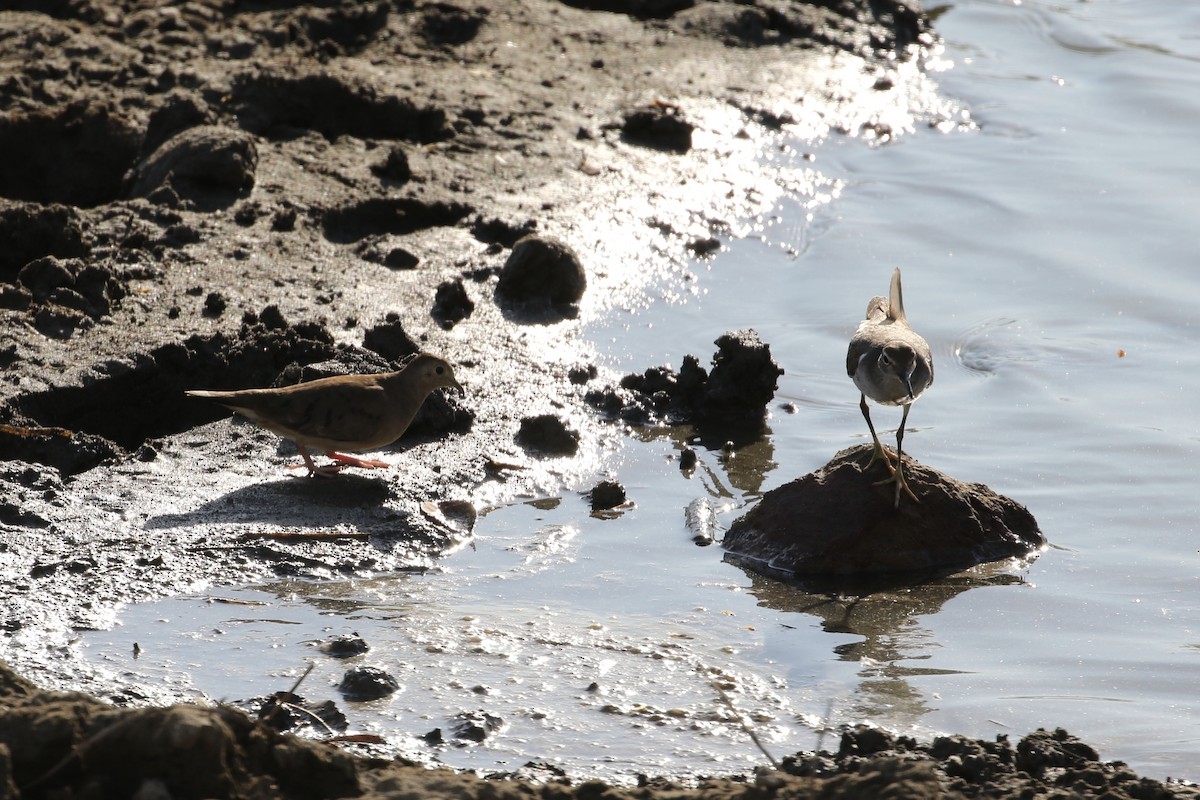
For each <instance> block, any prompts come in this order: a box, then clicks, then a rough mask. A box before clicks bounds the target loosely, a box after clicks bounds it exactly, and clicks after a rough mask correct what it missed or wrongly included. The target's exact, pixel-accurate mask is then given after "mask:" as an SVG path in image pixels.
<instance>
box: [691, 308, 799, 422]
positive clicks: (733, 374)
mask: <svg viewBox="0 0 1200 800" xmlns="http://www.w3.org/2000/svg"><path fill="white" fill-rule="evenodd" d="M715 344H716V345H717V348H718V349H717V354H716V355H715V356H713V369H712V372H710V373H709V375H708V381H707V382H706V383H705V384H704V392H703V394H702V395H701V396H700V400H699V402H698V403H697V404H696V414H697V416H698V417H699V418H700V419H701V420H704V419H709V420H713V419H720V420H727V421H734V420H738V421H753V420H755V419H757V420H761V419H762V417H763V414H764V412H765V410H766V407H767V403H769V402H771V398H773V397H774V396H775V389H776V388H777V384H776V380H777V379H778V378H779V376H780V375H782V374H783V370H782V369H780V367H779V365H778V364H776V363H775V359H773V358H772V357H771V346H770V345H768V344H766V343H765V342H763V341H761V340H760V339H759V338H758V334H757V333H755V332H754V331H753V330H741V331H734V332H732V333H726V334H725V335H724V336H721V337H720V338H719V339H717V341H716V342H715Z"/></svg>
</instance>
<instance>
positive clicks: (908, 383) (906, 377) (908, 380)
mask: <svg viewBox="0 0 1200 800" xmlns="http://www.w3.org/2000/svg"><path fill="white" fill-rule="evenodd" d="M900 378H901V380H903V381H904V391H906V392H908V399H909V400H912V399H914V398H913V390H912V372H911V371H909V372H906V373H904V374H903V375H901V376H900Z"/></svg>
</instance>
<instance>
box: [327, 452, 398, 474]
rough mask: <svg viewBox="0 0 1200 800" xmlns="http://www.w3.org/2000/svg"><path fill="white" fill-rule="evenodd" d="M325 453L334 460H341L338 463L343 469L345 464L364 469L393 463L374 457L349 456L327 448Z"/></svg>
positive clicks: (379, 467) (378, 467) (380, 467)
mask: <svg viewBox="0 0 1200 800" xmlns="http://www.w3.org/2000/svg"><path fill="white" fill-rule="evenodd" d="M325 455H327V456H329V457H330V458H332V459H333V460H334V461H339V462H341V463H340V464H338V469H341V468H342V466H343V465H345V466H348V467H362V468H363V469H382V468H384V467H390V466H391V464H389V463H387V462H386V461H379V460H378V459H374V458H359V457H357V456H348V455H346V454H345V453H336V452H334V451H333V450H326V451H325Z"/></svg>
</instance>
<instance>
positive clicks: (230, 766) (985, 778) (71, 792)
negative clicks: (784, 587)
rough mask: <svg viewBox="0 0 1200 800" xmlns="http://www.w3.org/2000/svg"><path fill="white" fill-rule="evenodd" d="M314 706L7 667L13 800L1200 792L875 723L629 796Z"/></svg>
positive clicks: (483, 729)
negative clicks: (202, 696) (89, 685)
mask: <svg viewBox="0 0 1200 800" xmlns="http://www.w3.org/2000/svg"><path fill="white" fill-rule="evenodd" d="M389 677H390V676H386V675H384V676H371V680H370V681H369V683H370V688H371V689H373V690H376V691H386V690H387V687H388V686H391V685H392V684H394V681H393V682H392V683H389V682H388V678H389ZM356 680H358V679H357V678H356ZM347 681H348V682H349V681H350V676H349V675H347ZM381 687H382V688H381ZM344 688H345V687H344ZM347 691H348V690H347ZM302 703H303V701H302V699H301V698H299V697H296V696H295V695H290V694H289V693H286V692H281V693H279V694H278V695H277V696H275V697H272V698H270V699H269V700H268V701H267V702H265V703H264V704H263V706H262V708H263V712H262V713H261V717H262V719H260V720H257V721H256V720H254V719H252V718H251V717H248V716H246V715H245V714H244V713H243V712H241V711H239V710H237V709H234V708H230V707H217V708H200V707H198V706H191V705H176V706H170V707H167V708H144V709H134V710H129V709H124V710H120V709H115V708H113V707H111V706H108V705H106V704H104V703H102V702H100V701H98V700H95V699H93V698H91V697H88V696H86V695H83V694H78V693H52V692H42V691H39V690H38V689H36V688H35V687H34V686H33V685H32V684H30V683H29V682H28V681H25V680H24V679H22V678H20V677H18V676H17V675H16V674H14V673H12V672H11V671H9V670H8V669H7V668H6V667H5V666H4V665H3V664H2V663H0V800H10V798H12V799H13V800H16V798H27V797H57V798H76V797H78V798H83V797H135V796H136V797H151V796H153V797H172V798H178V799H179V800H188V798H196V800H200V799H201V798H206V797H245V798H264V799H265V798H281V797H286V798H314V799H315V798H331V797H360V798H379V799H380V800H382V799H383V798H389V797H435V798H436V797H445V798H481V800H488V799H494V798H528V797H542V798H547V799H548V800H549V799H550V798H563V799H564V800H565V799H566V798H577V800H585V799H586V798H600V797H603V798H613V800H617V799H618V798H641V800H672V799H673V800H690V798H700V797H722V798H730V799H731V800H734V799H736V798H743V799H744V800H769V798H831V797H855V798H857V797H897V798H909V797H912V798H917V797H921V798H924V797H949V798H955V797H992V798H1028V797H1064V798H1065V797H1104V798H1110V799H1111V800H1125V799H1126V798H1136V800H1159V799H1160V798H1161V799H1162V800H1167V798H1196V797H1200V790H1198V789H1197V788H1196V787H1194V786H1189V785H1182V784H1177V783H1161V782H1159V781H1154V780H1149V779H1146V778H1139V777H1138V776H1137V775H1136V774H1134V773H1133V772H1132V771H1131V770H1130V769H1128V768H1127V767H1126V766H1125V765H1124V764H1121V763H1120V762H1103V761H1101V760H1100V758H1099V756H1098V754H1097V753H1096V751H1095V750H1094V749H1093V748H1091V747H1089V746H1088V745H1087V744H1085V743H1084V742H1081V741H1080V740H1078V739H1076V738H1075V737H1073V736H1071V735H1070V734H1069V733H1067V732H1066V731H1063V730H1061V729H1059V730H1054V731H1046V730H1038V731H1035V732H1033V733H1031V734H1030V735H1028V736H1026V737H1025V738H1023V739H1021V740H1020V741H1018V742H1016V743H1013V742H1011V741H1009V740H1008V739H1007V738H1006V737H1003V736H1001V737H998V738H997V739H996V740H995V741H984V740H974V739H968V738H966V737H962V736H943V737H938V738H936V739H934V740H933V741H932V742H930V743H928V744H919V743H918V742H916V741H914V740H913V739H910V738H908V737H904V736H893V735H891V734H889V733H887V732H885V731H882V730H879V729H876V728H869V727H865V726H860V727H858V728H854V729H848V730H845V731H843V732H842V733H841V736H840V741H839V742H838V746H837V749H836V750H834V751H833V752H828V751H824V750H822V751H819V752H814V753H797V754H795V755H793V756H788V757H786V758H784V759H782V761H781V762H780V763H779V764H778V766H777V767H776V768H775V769H771V768H768V767H763V768H760V769H759V770H758V771H757V772H756V773H755V774H753V775H747V776H744V777H741V778H733V779H730V778H714V779H709V780H704V781H701V782H700V783H699V785H698V786H696V787H693V788H689V787H683V786H678V785H674V784H672V783H671V782H670V781H669V780H666V779H661V778H659V779H650V778H646V777H644V776H643V778H642V779H641V781H640V784H639V785H638V786H637V787H631V788H627V789H622V788H615V787H611V786H607V785H605V784H602V783H600V782H598V781H585V782H579V783H572V782H571V781H570V780H568V779H566V778H563V777H559V776H557V775H555V774H554V772H553V770H551V769H546V768H544V767H543V766H541V765H539V764H537V763H534V762H531V763H530V764H528V765H527V767H526V768H524V769H523V770H521V771H520V772H523V773H527V774H528V776H529V777H536V778H538V780H537V782H536V783H530V782H528V779H526V780H522V779H521V775H520V774H518V775H494V776H488V777H477V776H474V775H467V774H460V773H456V772H452V771H450V770H447V769H433V770H431V769H428V768H426V767H424V766H421V765H413V764H408V763H405V762H403V761H400V760H384V759H370V758H361V757H356V756H354V755H352V754H351V753H350V752H348V751H347V750H346V749H343V748H353V747H354V746H355V745H354V744H352V743H351V742H353V741H354V738H355V737H344V738H345V739H346V740H347V741H346V743H345V744H343V745H342V746H341V747H339V746H337V745H334V744H328V743H323V742H319V741H311V740H307V739H301V738H298V737H295V736H289V735H286V734H282V733H280V732H278V730H277V729H276V726H275V725H274V723H275V722H277V721H278V720H279V719H280V718H281V716H282V715H284V714H285V713H286V709H292V710H294V709H296V708H298V707H301V706H302ZM314 715H316V716H319V717H320V718H321V719H322V720H327V721H324V722H323V723H322V724H323V725H325V726H326V728H327V731H328V734H329V736H330V738H333V737H334V735H335V734H336V731H337V730H339V729H341V728H343V727H344V720H340V721H339V716H338V714H337V712H336V711H335V710H332V709H329V708H317V709H313V710H310V711H308V712H307V716H308V717H310V718H311V717H312V716H314ZM289 722H290V720H289ZM501 722H502V721H501V720H499V719H496V718H495V717H492V716H490V715H487V714H479V713H468V714H464V715H462V717H461V718H460V719H459V720H457V721H456V723H455V724H454V725H453V728H452V730H449V731H442V730H441V729H440V728H439V729H435V730H433V731H430V732H429V733H427V734H426V738H427V739H430V740H435V741H443V740H444V739H445V738H446V737H447V736H450V737H453V738H455V739H459V740H463V741H467V742H480V741H483V740H484V739H486V738H487V736H488V735H489V734H490V733H491V732H492V731H494V730H495V729H496V728H497V727H498V726H499V725H500V724H501ZM286 724H287V723H285V725H286ZM359 738H360V739H361V738H362V737H359ZM369 738H370V737H367V739H369ZM364 741H365V740H364Z"/></svg>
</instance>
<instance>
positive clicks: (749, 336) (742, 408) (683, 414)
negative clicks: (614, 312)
mask: <svg viewBox="0 0 1200 800" xmlns="http://www.w3.org/2000/svg"><path fill="white" fill-rule="evenodd" d="M714 344H716V345H717V348H718V349H717V352H716V353H715V354H714V355H713V369H712V372H711V373H710V372H708V371H707V370H705V369H704V368H703V367H701V366H700V360H699V359H698V358H696V357H695V356H693V355H687V356H684V358H683V365H682V366H681V367H680V369H679V372H675V371H674V370H673V369H671V368H670V367H650V368H649V369H647V370H646V371H645V372H643V373H641V374H637V373H634V374H631V375H626V376H625V377H623V378H622V379H621V385H620V388H619V389H614V388H611V387H610V388H608V389H606V390H592V391H590V392H588V393H587V394H586V395H585V399H586V400H587V401H588V402H589V403H590V404H591V405H593V406H594V407H596V408H598V409H599V410H601V411H602V412H604V413H605V414H607V415H609V416H611V417H619V418H621V419H623V420H625V421H626V422H631V423H635V424H644V423H647V422H651V421H659V422H665V423H667V424H671V425H678V424H683V423H687V422H696V423H699V424H702V425H703V424H715V425H720V426H732V427H742V428H753V427H761V426H762V424H763V421H764V420H765V418H766V408H767V404H768V403H770V402H771V398H773V397H774V396H775V388H776V385H777V380H778V378H779V376H780V375H782V374H783V370H782V369H781V368H780V366H779V365H778V364H777V363H776V362H775V359H774V358H772V356H771V346H770V345H769V344H767V343H765V342H763V341H762V340H761V339H759V338H758V334H757V333H756V332H755V331H753V330H749V329H748V330H739V331H731V332H729V333H726V334H724V335H722V336H721V337H720V338H718V339H717V340H716V342H714Z"/></svg>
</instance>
